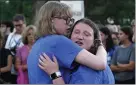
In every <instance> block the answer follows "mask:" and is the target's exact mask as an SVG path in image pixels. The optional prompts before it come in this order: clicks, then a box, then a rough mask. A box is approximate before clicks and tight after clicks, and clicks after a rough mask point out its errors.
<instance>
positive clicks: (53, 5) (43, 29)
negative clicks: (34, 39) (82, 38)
mask: <svg viewBox="0 0 136 85" xmlns="http://www.w3.org/2000/svg"><path fill="white" fill-rule="evenodd" d="M61 15H66V16H68V17H72V12H71V10H70V7H69V6H67V5H66V4H64V3H60V2H58V1H48V2H47V3H45V4H44V5H43V6H42V7H41V8H40V10H39V13H38V15H37V16H36V20H35V21H36V22H35V26H36V27H37V29H38V30H37V35H38V37H41V36H45V35H49V34H56V31H55V29H54V27H53V26H52V18H53V17H54V16H61Z"/></svg>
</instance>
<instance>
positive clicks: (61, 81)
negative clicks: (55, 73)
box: [52, 77, 65, 84]
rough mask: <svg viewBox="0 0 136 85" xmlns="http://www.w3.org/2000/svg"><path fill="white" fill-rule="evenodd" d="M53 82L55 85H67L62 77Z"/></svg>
mask: <svg viewBox="0 0 136 85" xmlns="http://www.w3.org/2000/svg"><path fill="white" fill-rule="evenodd" d="M52 82H53V84H65V83H64V80H63V78H62V77H59V78H57V79H54V80H53V81H52Z"/></svg>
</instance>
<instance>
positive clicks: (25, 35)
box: [22, 25, 37, 44]
mask: <svg viewBox="0 0 136 85" xmlns="http://www.w3.org/2000/svg"><path fill="white" fill-rule="evenodd" d="M29 30H33V33H34V36H35V39H36V31H37V29H36V26H34V25H29V26H27V27H26V28H25V29H24V30H23V33H22V42H23V43H24V44H28V40H27V36H28V32H29Z"/></svg>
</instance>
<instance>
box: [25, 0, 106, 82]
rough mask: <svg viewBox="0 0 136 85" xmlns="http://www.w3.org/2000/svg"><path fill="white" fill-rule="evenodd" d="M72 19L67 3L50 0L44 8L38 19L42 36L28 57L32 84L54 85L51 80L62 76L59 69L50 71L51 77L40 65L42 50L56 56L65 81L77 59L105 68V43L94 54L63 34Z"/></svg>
mask: <svg viewBox="0 0 136 85" xmlns="http://www.w3.org/2000/svg"><path fill="white" fill-rule="evenodd" d="M73 21H74V20H73V19H72V12H71V10H70V7H69V6H67V5H66V4H64V3H60V2H57V1H49V2H47V3H45V4H44V5H43V6H42V7H41V9H40V10H39V14H38V15H37V18H36V26H37V29H38V30H37V32H38V33H37V34H38V38H39V39H38V40H37V41H36V42H35V44H34V45H33V47H32V48H33V49H32V50H31V52H30V54H29V56H28V60H27V64H28V74H29V82H30V83H31V84H32V83H35V84H39V83H40V84H51V83H52V79H55V78H58V79H61V74H60V72H58V71H55V72H51V75H52V76H51V79H50V77H49V76H48V74H47V73H45V72H44V71H43V70H42V69H40V68H39V67H38V63H39V61H38V60H39V55H42V54H43V53H45V54H43V55H46V54H47V55H48V56H49V57H50V58H52V56H50V55H52V54H53V55H55V56H56V58H57V60H58V63H59V66H60V71H61V73H62V77H63V79H64V81H65V82H66V83H68V81H69V78H70V70H72V69H73V68H75V66H74V65H73V63H75V62H76V63H80V64H82V65H85V66H88V67H90V68H93V69H95V70H103V69H105V67H106V64H107V63H106V55H107V53H106V51H105V49H104V47H103V46H100V47H99V49H98V51H97V54H96V55H94V54H92V53H90V52H89V51H87V50H85V49H83V48H81V47H79V46H78V45H77V44H75V43H74V42H73V41H71V40H70V39H68V38H67V37H65V36H64V35H67V32H68V30H69V28H70V26H71V25H72V24H73V23H74V22H73Z"/></svg>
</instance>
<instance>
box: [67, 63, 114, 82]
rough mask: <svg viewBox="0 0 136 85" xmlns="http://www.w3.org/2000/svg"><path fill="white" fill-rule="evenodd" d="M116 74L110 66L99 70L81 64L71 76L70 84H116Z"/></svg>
mask: <svg viewBox="0 0 136 85" xmlns="http://www.w3.org/2000/svg"><path fill="white" fill-rule="evenodd" d="M114 83H115V80H114V76H113V74H112V72H111V69H110V68H109V66H108V65H107V66H106V69H105V70H102V71H98V70H93V69H91V68H88V67H86V66H83V65H80V66H79V67H78V68H77V69H76V71H74V72H73V73H72V74H71V76H70V82H69V84H114Z"/></svg>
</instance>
